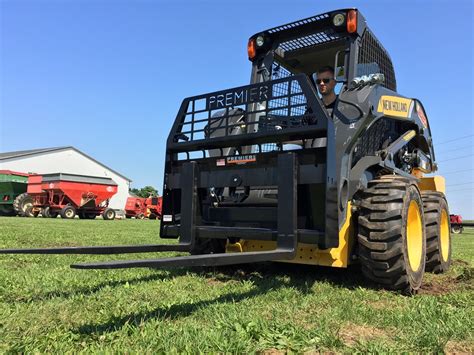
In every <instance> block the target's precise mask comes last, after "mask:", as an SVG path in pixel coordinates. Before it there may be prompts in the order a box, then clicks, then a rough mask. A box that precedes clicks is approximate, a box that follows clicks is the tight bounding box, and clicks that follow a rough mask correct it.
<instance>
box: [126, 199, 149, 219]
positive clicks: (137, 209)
mask: <svg viewBox="0 0 474 355" xmlns="http://www.w3.org/2000/svg"><path fill="white" fill-rule="evenodd" d="M146 201H147V199H146V198H144V197H135V196H130V197H128V198H127V202H126V203H125V216H126V217H127V218H132V217H135V218H136V219H143V218H145V216H146V214H147V204H146Z"/></svg>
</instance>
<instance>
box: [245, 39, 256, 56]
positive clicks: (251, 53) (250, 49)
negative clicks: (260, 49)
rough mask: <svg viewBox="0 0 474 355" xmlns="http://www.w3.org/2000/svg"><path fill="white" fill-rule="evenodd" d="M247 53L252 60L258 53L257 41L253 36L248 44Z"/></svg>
mask: <svg viewBox="0 0 474 355" xmlns="http://www.w3.org/2000/svg"><path fill="white" fill-rule="evenodd" d="M247 53H248V55H249V59H250V60H253V59H254V58H255V56H256V55H257V45H256V43H255V39H253V38H250V39H249V43H248V44H247Z"/></svg>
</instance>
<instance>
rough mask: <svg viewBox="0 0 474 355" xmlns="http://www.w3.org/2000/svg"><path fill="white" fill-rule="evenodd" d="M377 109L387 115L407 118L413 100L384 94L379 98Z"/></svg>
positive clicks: (411, 109)
mask: <svg viewBox="0 0 474 355" xmlns="http://www.w3.org/2000/svg"><path fill="white" fill-rule="evenodd" d="M377 111H378V112H381V113H383V114H385V115H388V116H394V117H404V118H408V117H410V116H411V112H412V111H413V100H412V99H405V98H403V97H397V96H388V95H384V96H382V97H381V98H380V100H379V105H378V107H377Z"/></svg>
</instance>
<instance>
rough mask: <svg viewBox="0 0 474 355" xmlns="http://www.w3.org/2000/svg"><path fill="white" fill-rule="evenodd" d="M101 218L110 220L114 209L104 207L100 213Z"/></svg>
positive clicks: (113, 216) (113, 217) (113, 214)
mask: <svg viewBox="0 0 474 355" xmlns="http://www.w3.org/2000/svg"><path fill="white" fill-rule="evenodd" d="M102 218H103V219H105V220H107V221H110V220H113V219H115V211H114V209H113V208H106V209H105V211H104V212H103V213H102Z"/></svg>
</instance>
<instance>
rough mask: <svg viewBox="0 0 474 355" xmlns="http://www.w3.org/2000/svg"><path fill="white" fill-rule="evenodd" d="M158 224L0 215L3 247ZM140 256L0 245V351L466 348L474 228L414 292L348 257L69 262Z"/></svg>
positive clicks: (130, 232)
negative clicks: (177, 264)
mask: <svg viewBox="0 0 474 355" xmlns="http://www.w3.org/2000/svg"><path fill="white" fill-rule="evenodd" d="M158 223H159V222H157V221H148V220H122V221H120V220H116V221H103V220H61V219H54V220H53V219H43V218H37V219H34V218H16V217H15V218H13V217H12V218H0V248H7V247H32V246H60V245H71V246H72V245H112V244H134V243H143V244H145V243H156V242H161V243H167V242H169V241H167V240H159V239H158V238H157V237H156V236H157V235H158ZM163 255H167V256H170V255H174V253H163ZM140 257H143V258H145V257H148V258H149V257H151V254H144V255H138V254H137V255H133V254H130V255H124V256H113V255H112V256H84V255H73V256H39V255H0V353H5V352H15V353H18V352H28V353H31V352H61V353H62V352H65V351H69V352H77V351H87V352H97V351H107V352H111V351H120V352H124V351H127V352H142V351H148V352H167V353H168V352H193V353H195V352H234V353H242V352H246V353H247V352H276V351H277V350H281V351H286V350H291V351H294V352H303V351H315V350H319V351H334V352H353V351H361V352H367V351H384V352H385V351H394V352H405V351H421V352H442V351H446V352H467V353H472V352H474V337H473V329H474V314H473V309H474V287H473V286H474V282H473V263H474V228H466V229H465V232H464V233H463V234H461V235H456V236H454V238H453V260H454V262H453V266H452V268H451V270H450V271H449V272H448V273H447V274H444V275H432V274H426V275H425V283H424V286H423V289H422V290H421V292H420V293H419V294H418V295H416V296H414V297H406V296H402V295H399V294H396V293H393V292H389V291H385V290H380V289H376V288H375V287H374V285H372V284H370V283H369V282H367V281H365V280H364V278H363V277H362V276H361V274H360V271H359V269H358V268H357V267H352V268H350V269H349V270H337V269H330V268H323V267H319V268H317V267H309V266H308V267H306V266H298V265H287V264H278V263H274V264H270V263H267V264H259V265H247V266H235V267H226V268H220V269H203V268H200V269H187V270H183V269H176V270H153V269H130V270H113V271H106V270H100V271H91V270H73V269H70V268H69V264H71V263H74V262H78V261H93V260H109V259H113V258H116V259H119V258H120V259H127V258H140Z"/></svg>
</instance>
